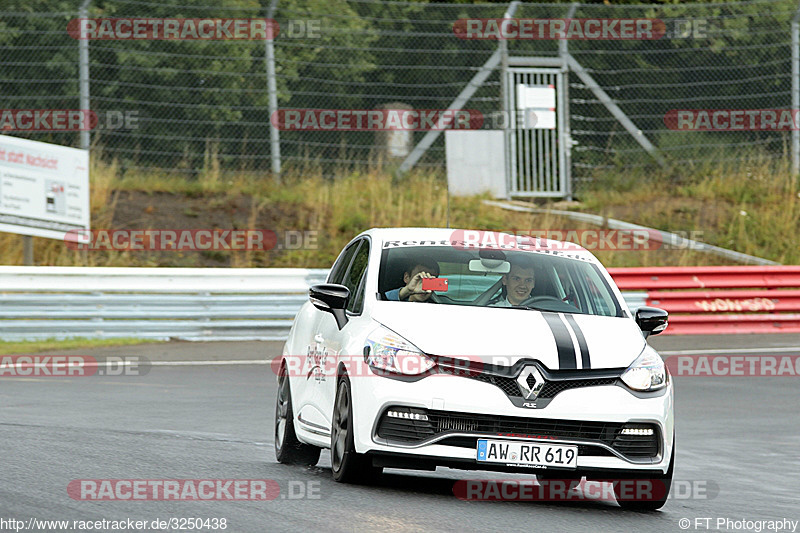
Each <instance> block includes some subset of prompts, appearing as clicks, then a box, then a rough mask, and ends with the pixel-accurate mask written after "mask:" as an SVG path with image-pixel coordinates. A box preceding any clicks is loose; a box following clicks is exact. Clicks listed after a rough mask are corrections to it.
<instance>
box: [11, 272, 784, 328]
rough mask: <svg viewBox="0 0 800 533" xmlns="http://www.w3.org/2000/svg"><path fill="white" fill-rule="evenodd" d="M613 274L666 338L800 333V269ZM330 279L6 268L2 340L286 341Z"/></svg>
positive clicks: (278, 274) (265, 274) (627, 297)
mask: <svg viewBox="0 0 800 533" xmlns="http://www.w3.org/2000/svg"><path fill="white" fill-rule="evenodd" d="M609 271H610V272H611V275H612V276H613V277H614V279H615V280H616V282H617V284H618V285H619V286H620V288H621V289H622V290H623V296H624V297H625V301H626V303H627V304H628V307H630V308H631V309H636V308H638V307H641V306H643V305H654V306H657V307H663V308H665V309H666V310H667V311H669V312H670V327H669V328H667V331H666V333H672V334H681V333H689V334H691V333H732V332H738V333H752V332H789V331H791V332H797V331H800V314H797V313H794V312H793V311H797V312H800V290H798V289H799V288H800V267H683V268H664V267H662V268H612V269H609ZM327 273H328V271H327V270H325V269H296V268H273V269H257V268H253V269H203V268H82V267H2V266H0V339H2V340H8V341H15V340H27V339H30V340H35V339H48V338H56V339H63V338H69V337H90V338H112V337H139V338H151V339H170V338H176V339H183V340H283V339H285V338H286V336H287V334H288V332H289V328H290V327H291V325H292V320H293V319H294V316H295V314H296V313H297V311H298V310H299V308H300V306H301V305H302V304H303V303H304V302H305V301H306V299H307V298H308V287H309V286H310V285H312V284H314V283H320V282H322V281H324V280H325V278H326V276H327ZM734 288H735V289H736V290H730V289H734ZM790 288H793V289H790ZM713 289H722V290H713ZM743 289H744V290H743Z"/></svg>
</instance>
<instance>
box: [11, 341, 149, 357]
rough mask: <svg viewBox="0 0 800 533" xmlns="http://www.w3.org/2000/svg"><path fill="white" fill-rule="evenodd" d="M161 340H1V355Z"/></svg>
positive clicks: (125, 344) (103, 346) (127, 344)
mask: <svg viewBox="0 0 800 533" xmlns="http://www.w3.org/2000/svg"><path fill="white" fill-rule="evenodd" d="M153 342H159V341H154V340H150V339H135V338H126V337H123V338H119V339H85V338H74V339H65V340H56V339H45V340H39V341H21V342H6V341H0V355H15V354H32V353H39V352H57V351H63V350H84V349H85V350H89V349H91V348H106V347H109V346H132V345H135V344H145V343H153Z"/></svg>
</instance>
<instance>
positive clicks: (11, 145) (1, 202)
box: [0, 135, 89, 239]
mask: <svg viewBox="0 0 800 533" xmlns="http://www.w3.org/2000/svg"><path fill="white" fill-rule="evenodd" d="M88 229H89V152H88V151H87V150H78V149H77V148H69V147H66V146H58V145H56V144H49V143H43V142H38V141H29V140H27V139H18V138H16V137H8V136H6V135H0V231H7V232H10V233H19V234H20V235H32V236H34V237H47V238H50V239H64V237H65V235H66V234H67V232H69V231H70V230H73V233H72V234H71V235H75V231H74V230H88Z"/></svg>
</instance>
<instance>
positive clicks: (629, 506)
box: [614, 437, 675, 511]
mask: <svg viewBox="0 0 800 533" xmlns="http://www.w3.org/2000/svg"><path fill="white" fill-rule="evenodd" d="M672 440H673V444H672V458H670V460H669V468H668V469H667V473H666V474H664V475H663V476H659V477H656V478H654V479H653V481H654V482H655V483H654V487H655V490H656V491H658V494H661V490H660V489H663V491H664V492H663V495H662V496H661V497H660V498H656V499H653V500H647V501H638V500H626V499H623V498H620V494H619V493H620V490H619V484H618V483H615V484H614V497H616V499H617V503H618V504H619V506H620V507H622V508H623V509H625V510H628V511H657V510H658V509H661V508H662V507H664V504H665V503H667V498H668V497H669V490H670V487H671V486H672V472H673V470H674V468H675V438H674V437H673V439H672ZM661 483H663V485H660V484H661Z"/></svg>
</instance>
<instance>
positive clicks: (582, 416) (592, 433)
mask: <svg viewBox="0 0 800 533" xmlns="http://www.w3.org/2000/svg"><path fill="white" fill-rule="evenodd" d="M360 376H362V377H354V378H351V383H352V393H353V409H354V412H353V416H354V428H355V433H354V440H355V447H356V451H358V452H359V453H367V454H369V455H371V456H373V457H375V460H376V461H377V463H378V464H382V465H384V466H399V467H405V468H419V469H429V468H431V467H433V466H450V467H455V468H466V469H471V470H500V471H514V472H517V471H524V472H528V473H537V472H541V471H542V470H541V469H539V468H536V469H531V468H527V467H525V468H520V467H517V466H508V465H487V464H485V463H478V462H477V461H476V459H475V457H476V445H475V444H474V443H475V442H476V441H477V439H478V438H487V437H488V438H496V439H501V440H526V441H541V442H545V443H550V444H574V445H578V446H579V452H578V465H577V471H574V470H570V472H579V473H581V474H583V475H587V474H590V475H591V474H597V475H613V474H614V473H624V474H625V475H630V476H634V475H635V474H637V473H639V474H642V475H657V474H659V473H661V474H663V473H665V472H666V471H667V469H668V467H669V462H670V459H671V454H672V449H673V447H672V445H673V423H674V421H673V393H672V383H671V380H670V383H669V385H668V387H667V388H666V389H665V390H662V391H659V392H656V393H651V394H641V393H638V394H634V393H632V392H631V391H629V390H628V389H626V388H624V387H623V386H620V385H602V386H593V387H584V388H576V389H570V390H565V391H563V392H561V393H559V394H557V395H556V396H555V397H554V398H553V399H552V400H551V401H550V402H549V403H547V404H546V406H545V407H544V408H539V409H528V408H523V407H517V406H516V405H514V403H513V402H512V401H511V400H510V398H509V397H508V396H507V395H506V394H504V393H503V391H502V390H501V389H500V388H498V387H497V386H495V385H493V384H490V383H485V382H481V381H478V380H475V379H471V378H467V377H462V376H455V375H449V374H434V375H431V376H428V377H425V378H423V379H419V380H398V379H392V378H387V377H381V376H377V375H375V374H372V373H371V372H370V371H368V370H367V371H366V373H361V374H360ZM390 408H391V409H393V410H397V409H401V410H406V411H410V412H415V413H419V414H425V416H426V417H428V418H429V423H428V425H427V426H426V427H423V428H422V429H423V431H421V432H420V433H419V434H418V435H417V436H416V437H415V438H413V439H410V438H408V436H406V438H402V436H400V438H398V435H400V434H399V433H398V432H394V433H393V432H392V431H388V432H387V431H386V424H385V422H386V420H385V415H386V411H387V410H388V409H390ZM403 408H405V409H403ZM382 419H383V421H382ZM406 422H409V421H406ZM413 423H414V424H417V425H420V426H425V424H423V423H422V422H418V421H413ZM626 424H629V425H630V424H635V425H636V426H637V427H652V428H653V429H654V430H655V432H656V433H657V436H656V439H657V450H655V451H654V452H653V453H646V454H643V453H639V454H638V455H637V454H636V453H634V454H631V453H630V448H625V447H624V446H619V445H615V442H616V443H617V444H619V440H618V433H619V430H620V429H621V428H622V426H623V425H626ZM395 429H396V428H395ZM419 436H422V438H419ZM615 439H616V440H615ZM546 470H548V471H551V470H552V471H556V472H557V471H558V469H554V468H552V467H550V468H547V469H546Z"/></svg>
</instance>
